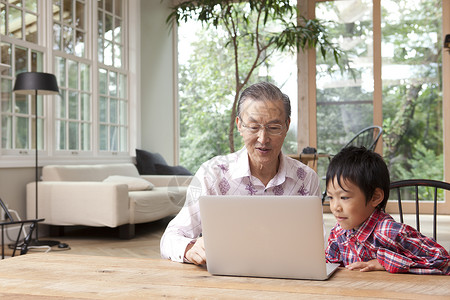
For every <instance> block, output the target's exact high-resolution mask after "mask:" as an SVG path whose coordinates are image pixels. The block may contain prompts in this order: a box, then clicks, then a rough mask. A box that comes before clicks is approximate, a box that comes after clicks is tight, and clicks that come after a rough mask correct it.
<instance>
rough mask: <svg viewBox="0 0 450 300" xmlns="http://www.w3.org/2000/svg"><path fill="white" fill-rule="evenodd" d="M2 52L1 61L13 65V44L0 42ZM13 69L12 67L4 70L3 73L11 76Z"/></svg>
mask: <svg viewBox="0 0 450 300" xmlns="http://www.w3.org/2000/svg"><path fill="white" fill-rule="evenodd" d="M0 45H1V46H0V47H1V49H0V52H1V55H2V56H1V63H2V64H5V65H9V66H11V62H12V58H11V54H12V50H11V44H9V43H0ZM11 73H12V71H11V68H8V69H4V70H2V75H5V76H9V75H11Z"/></svg>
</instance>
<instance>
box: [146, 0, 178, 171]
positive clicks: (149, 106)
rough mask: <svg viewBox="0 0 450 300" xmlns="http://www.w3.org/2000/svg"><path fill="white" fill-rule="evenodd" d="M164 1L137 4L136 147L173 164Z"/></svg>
mask: <svg viewBox="0 0 450 300" xmlns="http://www.w3.org/2000/svg"><path fill="white" fill-rule="evenodd" d="M168 2H169V1H163V2H162V3H161V1H160V0H150V1H148V0H145V1H141V41H140V43H141V48H140V49H141V53H140V55H141V64H140V67H141V102H140V105H141V124H140V129H141V131H140V132H141V133H140V140H141V142H140V147H141V149H144V150H148V151H151V152H158V153H160V154H161V155H162V156H163V157H164V158H165V159H166V160H167V162H168V163H169V164H174V160H175V158H174V157H175V150H174V149H175V134H176V132H177V131H176V130H175V113H174V111H175V101H174V99H175V92H174V91H175V86H176V84H175V79H174V78H175V76H176V75H175V72H174V60H173V47H174V42H173V32H172V31H170V30H169V27H168V25H167V24H166V18H167V16H168V14H169V13H170V10H169V8H168V6H167V5H168ZM138 147H139V143H138Z"/></svg>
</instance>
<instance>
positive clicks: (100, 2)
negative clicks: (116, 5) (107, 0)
mask: <svg viewBox="0 0 450 300" xmlns="http://www.w3.org/2000/svg"><path fill="white" fill-rule="evenodd" d="M97 5H98V8H101V9H102V8H103V0H97Z"/></svg>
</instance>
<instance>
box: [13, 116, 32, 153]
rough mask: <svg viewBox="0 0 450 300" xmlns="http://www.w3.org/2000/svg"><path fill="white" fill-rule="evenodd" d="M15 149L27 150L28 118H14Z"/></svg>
mask: <svg viewBox="0 0 450 300" xmlns="http://www.w3.org/2000/svg"><path fill="white" fill-rule="evenodd" d="M15 120H16V143H15V148H16V149H28V148H29V136H28V118H22V117H16V118H15Z"/></svg>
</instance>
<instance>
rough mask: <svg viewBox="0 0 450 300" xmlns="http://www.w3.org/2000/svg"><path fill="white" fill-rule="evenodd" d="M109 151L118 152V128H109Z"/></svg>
mask: <svg viewBox="0 0 450 300" xmlns="http://www.w3.org/2000/svg"><path fill="white" fill-rule="evenodd" d="M109 134H110V136H109V140H110V143H109V150H110V151H117V150H118V146H119V141H118V140H119V136H118V134H119V132H118V128H117V127H116V126H110V127H109Z"/></svg>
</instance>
